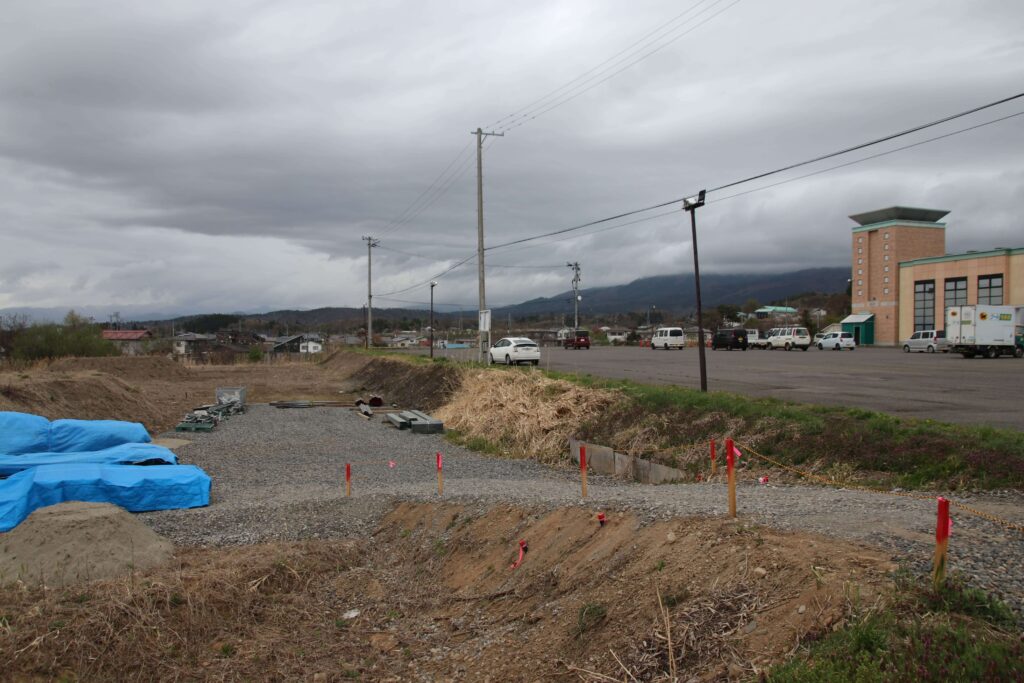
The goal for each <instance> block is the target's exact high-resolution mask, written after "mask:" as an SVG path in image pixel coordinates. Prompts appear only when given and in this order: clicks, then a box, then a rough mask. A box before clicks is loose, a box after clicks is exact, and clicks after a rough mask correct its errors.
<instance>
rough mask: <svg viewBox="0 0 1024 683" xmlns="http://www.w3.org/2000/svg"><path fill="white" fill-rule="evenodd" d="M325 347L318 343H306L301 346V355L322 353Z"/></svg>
mask: <svg viewBox="0 0 1024 683" xmlns="http://www.w3.org/2000/svg"><path fill="white" fill-rule="evenodd" d="M323 350H324V345H323V344H322V343H321V342H317V341H304V342H302V343H300V344H299V353H321V352H322V351H323Z"/></svg>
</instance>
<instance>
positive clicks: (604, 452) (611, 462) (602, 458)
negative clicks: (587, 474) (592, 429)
mask: <svg viewBox="0 0 1024 683" xmlns="http://www.w3.org/2000/svg"><path fill="white" fill-rule="evenodd" d="M587 468H588V469H589V470H590V471H592V472H594V473H596V474H615V451H613V450H612V449H610V448H608V447H607V446H598V445H596V444H591V443H588V444H587Z"/></svg>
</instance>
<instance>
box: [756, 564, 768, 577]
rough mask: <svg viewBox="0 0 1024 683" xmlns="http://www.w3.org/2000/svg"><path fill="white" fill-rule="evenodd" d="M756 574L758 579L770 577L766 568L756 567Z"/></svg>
mask: <svg viewBox="0 0 1024 683" xmlns="http://www.w3.org/2000/svg"><path fill="white" fill-rule="evenodd" d="M754 573H755V574H757V577H758V578H760V579H763V578H764V577H766V576H768V570H767V569H765V568H764V567H754Z"/></svg>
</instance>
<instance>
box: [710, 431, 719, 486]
mask: <svg viewBox="0 0 1024 683" xmlns="http://www.w3.org/2000/svg"><path fill="white" fill-rule="evenodd" d="M716 474H718V460H717V459H716V458H715V440H714V439H711V476H712V477H713V476H715V475H716Z"/></svg>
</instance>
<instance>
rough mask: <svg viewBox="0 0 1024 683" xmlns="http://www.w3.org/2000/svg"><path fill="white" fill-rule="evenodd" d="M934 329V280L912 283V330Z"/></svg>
mask: <svg viewBox="0 0 1024 683" xmlns="http://www.w3.org/2000/svg"><path fill="white" fill-rule="evenodd" d="M933 329H935V280H919V281H917V282H915V283H914V331H915V332H917V331H918V330H933Z"/></svg>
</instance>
